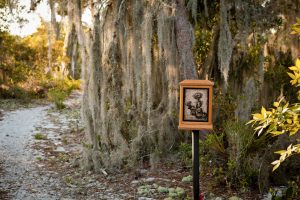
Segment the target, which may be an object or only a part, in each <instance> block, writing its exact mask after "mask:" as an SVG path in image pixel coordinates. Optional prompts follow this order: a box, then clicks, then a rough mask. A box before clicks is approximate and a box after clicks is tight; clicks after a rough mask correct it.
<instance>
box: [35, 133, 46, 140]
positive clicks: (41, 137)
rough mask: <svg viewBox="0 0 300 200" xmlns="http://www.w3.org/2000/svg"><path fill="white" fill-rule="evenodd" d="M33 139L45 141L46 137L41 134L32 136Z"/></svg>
mask: <svg viewBox="0 0 300 200" xmlns="http://www.w3.org/2000/svg"><path fill="white" fill-rule="evenodd" d="M33 137H34V139H36V140H46V139H47V135H44V134H42V133H36V134H34V135H33Z"/></svg>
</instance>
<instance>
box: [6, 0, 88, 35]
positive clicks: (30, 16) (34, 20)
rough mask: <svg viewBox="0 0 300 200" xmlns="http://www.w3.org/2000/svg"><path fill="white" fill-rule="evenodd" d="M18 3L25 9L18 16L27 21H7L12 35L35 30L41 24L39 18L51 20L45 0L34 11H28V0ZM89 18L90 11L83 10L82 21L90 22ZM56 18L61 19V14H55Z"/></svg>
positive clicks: (27, 33) (29, 32) (25, 33)
mask: <svg viewBox="0 0 300 200" xmlns="http://www.w3.org/2000/svg"><path fill="white" fill-rule="evenodd" d="M19 4H21V5H23V6H25V9H24V11H22V12H21V14H20V17H22V18H24V19H26V20H27V22H25V23H24V24H22V26H20V24H19V23H17V22H11V23H9V24H8V25H9V27H8V29H9V32H10V33H11V34H12V35H19V36H21V37H25V36H28V35H30V34H32V33H34V32H35V31H36V30H37V28H38V27H39V26H40V24H41V19H43V20H45V21H50V20H51V13H50V7H49V4H48V3H47V0H42V1H41V3H39V4H38V6H37V8H36V10H35V11H34V12H28V11H29V10H30V0H22V1H19ZM90 19H91V13H90V11H89V10H85V12H84V13H83V16H82V21H83V22H85V23H87V24H90V21H91V20H90ZM56 20H57V21H61V16H59V15H56ZM12 21H13V20H12Z"/></svg>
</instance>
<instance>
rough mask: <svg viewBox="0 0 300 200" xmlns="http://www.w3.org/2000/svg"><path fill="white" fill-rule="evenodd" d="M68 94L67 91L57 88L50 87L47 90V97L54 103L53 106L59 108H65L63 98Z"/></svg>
mask: <svg viewBox="0 0 300 200" xmlns="http://www.w3.org/2000/svg"><path fill="white" fill-rule="evenodd" d="M67 96H68V93H67V92H66V91H64V90H61V89H59V88H52V89H50V90H49V91H48V98H49V100H50V101H52V102H53V103H54V104H55V107H56V108H57V109H59V110H61V109H64V108H65V104H64V100H65V99H66V97H67Z"/></svg>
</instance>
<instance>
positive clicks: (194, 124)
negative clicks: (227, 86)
mask: <svg viewBox="0 0 300 200" xmlns="http://www.w3.org/2000/svg"><path fill="white" fill-rule="evenodd" d="M213 85H214V83H213V82H212V81H209V80H184V81H181V82H180V109H179V126H178V129H181V130H212V129H213V123H212V97H213ZM189 89H190V90H193V89H195V90H207V97H206V98H207V103H206V105H207V108H206V109H205V110H207V120H204V121H202V120H191V119H187V120H185V119H184V116H185V114H184V109H186V108H187V105H186V99H185V98H186V97H185V95H186V92H185V91H187V90H189ZM201 97H202V95H201V96H200V97H199V98H201ZM194 98H195V97H194ZM199 101H200V100H199ZM201 105H202V103H201V104H200V106H201ZM201 109H202V108H201Z"/></svg>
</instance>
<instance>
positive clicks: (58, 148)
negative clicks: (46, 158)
mask: <svg viewBox="0 0 300 200" xmlns="http://www.w3.org/2000/svg"><path fill="white" fill-rule="evenodd" d="M54 151H55V152H58V153H66V150H65V148H63V147H57V148H56V149H55V150H54Z"/></svg>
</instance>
